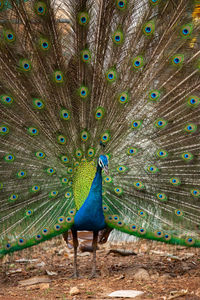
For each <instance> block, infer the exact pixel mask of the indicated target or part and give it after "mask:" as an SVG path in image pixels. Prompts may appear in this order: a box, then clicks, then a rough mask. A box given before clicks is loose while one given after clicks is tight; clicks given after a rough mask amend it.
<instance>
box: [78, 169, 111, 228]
mask: <svg viewBox="0 0 200 300" xmlns="http://www.w3.org/2000/svg"><path fill="white" fill-rule="evenodd" d="M101 173H102V169H101V168H100V166H99V165H98V166H97V171H96V175H95V178H94V180H93V182H92V186H91V189H90V192H89V195H88V197H87V199H86V200H85V202H84V203H83V205H82V206H81V208H80V209H79V211H78V212H77V213H76V215H75V218H74V229H76V230H89V231H98V230H101V229H103V228H105V226H106V225H105V221H104V215H103V209H102V175H101Z"/></svg>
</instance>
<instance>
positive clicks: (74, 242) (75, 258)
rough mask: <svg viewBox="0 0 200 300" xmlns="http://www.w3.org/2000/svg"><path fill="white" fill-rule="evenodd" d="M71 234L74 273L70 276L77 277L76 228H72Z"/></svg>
mask: <svg viewBox="0 0 200 300" xmlns="http://www.w3.org/2000/svg"><path fill="white" fill-rule="evenodd" d="M72 236H73V246H74V274H73V276H72V277H74V278H78V277H79V275H78V270H77V248H78V238H77V230H72Z"/></svg>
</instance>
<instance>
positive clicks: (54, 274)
mask: <svg viewBox="0 0 200 300" xmlns="http://www.w3.org/2000/svg"><path fill="white" fill-rule="evenodd" d="M46 273H47V275H49V276H57V275H58V273H56V272H51V271H48V270H46Z"/></svg>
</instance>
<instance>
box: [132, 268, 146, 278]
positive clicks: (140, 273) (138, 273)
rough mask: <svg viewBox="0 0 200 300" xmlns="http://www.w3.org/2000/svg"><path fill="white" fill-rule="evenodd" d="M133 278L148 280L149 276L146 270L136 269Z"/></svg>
mask: <svg viewBox="0 0 200 300" xmlns="http://www.w3.org/2000/svg"><path fill="white" fill-rule="evenodd" d="M134 279H135V280H149V279H150V276H149V273H148V272H147V270H145V269H142V268H141V269H138V270H137V271H136V273H135V275H134Z"/></svg>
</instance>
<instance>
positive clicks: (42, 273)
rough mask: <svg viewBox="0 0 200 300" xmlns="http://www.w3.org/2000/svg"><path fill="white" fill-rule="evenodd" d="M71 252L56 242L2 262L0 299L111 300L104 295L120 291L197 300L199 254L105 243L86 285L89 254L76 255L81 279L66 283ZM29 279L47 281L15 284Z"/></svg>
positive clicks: (141, 244)
mask: <svg viewBox="0 0 200 300" xmlns="http://www.w3.org/2000/svg"><path fill="white" fill-rule="evenodd" d="M110 249H114V250H116V249H121V250H122V251H124V250H125V249H126V250H127V249H128V250H132V251H133V252H135V254H137V255H134V254H132V255H129V256H122V255H120V254H117V253H113V252H112V251H110ZM72 253H73V252H72V251H71V250H69V249H68V248H66V246H65V244H64V242H63V240H62V238H57V239H53V240H52V241H49V242H46V243H43V244H41V245H38V246H36V247H33V248H31V249H26V250H24V251H22V252H18V253H15V254H13V255H12V256H8V257H5V258H4V259H3V262H2V263H1V264H0V300H14V299H15V300H18V299H24V298H26V299H31V300H32V299H40V300H43V299H45V300H46V299H52V300H53V299H62V300H65V299H67V300H68V299H73V300H75V299H76V300H78V299H81V300H82V299H98V300H100V299H114V298H110V297H108V294H109V293H111V292H113V291H116V290H120V289H127V290H139V291H143V292H144V295H143V296H142V297H141V298H140V299H142V300H145V299H155V300H157V299H163V300H167V299H187V300H198V299H199V300H200V249H189V248H181V247H174V246H168V245H163V244H159V243H152V242H148V241H143V240H141V241H139V242H137V243H129V244H126V246H125V245H122V244H121V245H114V244H110V243H107V244H106V245H105V246H103V247H101V249H100V250H98V252H97V257H98V275H99V277H98V278H95V279H92V280H89V279H88V276H89V274H90V270H91V262H90V261H91V254H90V253H87V252H83V253H82V252H79V257H78V261H79V270H80V274H81V275H82V276H83V278H81V279H78V280H76V279H72V278H69V277H70V275H71V274H72V272H73V265H72V262H73V260H72V258H73V254H72ZM18 259H27V260H29V261H27V262H17V261H16V260H18ZM33 259H35V260H33ZM31 260H33V261H31ZM141 269H142V270H141ZM49 272H52V273H49ZM33 277H36V278H35V280H37V281H49V282H45V283H37V284H33V282H32V283H29V282H27V281H26V282H25V284H26V285H25V286H21V285H20V283H19V282H20V281H22V280H26V279H29V278H33ZM72 287H77V289H78V290H77V293H78V294H77V295H71V294H70V289H71V288H72ZM75 293H76V292H75ZM179 295H182V296H179ZM116 299H120V298H116ZM129 299H130V298H129Z"/></svg>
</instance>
